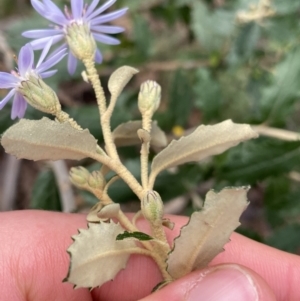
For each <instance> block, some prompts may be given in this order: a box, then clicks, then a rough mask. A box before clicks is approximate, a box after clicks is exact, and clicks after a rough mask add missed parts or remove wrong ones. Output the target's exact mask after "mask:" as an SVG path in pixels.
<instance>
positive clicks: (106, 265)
mask: <svg viewBox="0 0 300 301" xmlns="http://www.w3.org/2000/svg"><path fill="white" fill-rule="evenodd" d="M123 232H124V229H123V228H122V227H121V226H120V225H119V224H115V223H114V222H112V221H110V222H108V223H102V222H100V224H93V223H91V224H89V228H88V229H81V230H79V234H77V235H74V236H73V237H72V238H73V239H74V242H73V244H72V245H71V246H70V247H69V248H68V250H67V251H68V253H69V254H70V256H71V263H70V267H69V272H68V275H67V277H66V279H65V281H68V282H70V283H73V284H74V285H75V286H76V288H79V287H88V288H94V287H96V286H101V285H102V284H103V283H105V282H107V281H109V280H112V279H114V277H115V276H116V275H117V273H118V272H119V271H120V270H121V269H124V268H125V267H126V264H127V261H128V258H129V256H130V253H129V252H128V251H129V250H130V249H131V248H134V247H135V246H136V245H135V243H134V241H132V240H124V241H117V240H116V236H117V235H118V234H120V233H123Z"/></svg>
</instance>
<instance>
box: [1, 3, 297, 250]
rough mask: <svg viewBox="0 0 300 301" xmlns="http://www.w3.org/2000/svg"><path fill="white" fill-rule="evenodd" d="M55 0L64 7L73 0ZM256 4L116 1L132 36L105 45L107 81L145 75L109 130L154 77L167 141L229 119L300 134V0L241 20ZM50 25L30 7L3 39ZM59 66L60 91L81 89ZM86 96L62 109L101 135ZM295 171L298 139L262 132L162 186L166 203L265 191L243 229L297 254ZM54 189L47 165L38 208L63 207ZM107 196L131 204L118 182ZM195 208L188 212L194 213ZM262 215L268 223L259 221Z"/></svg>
mask: <svg viewBox="0 0 300 301" xmlns="http://www.w3.org/2000/svg"><path fill="white" fill-rule="evenodd" d="M7 3H8V4H10V3H11V2H7ZM56 3H58V4H59V5H63V4H65V3H68V1H56ZM257 3H258V1H257V0H253V1H251V0H219V1H213V0H211V1H210V0H206V1H205V0H202V1H200V0H160V1H159V0H148V1H132V0H119V1H118V2H117V4H116V7H124V6H127V7H129V8H130V9H129V12H128V14H127V16H126V17H125V18H123V19H122V20H121V21H120V24H121V25H122V26H124V27H125V28H126V32H125V33H124V34H122V35H119V36H118V38H120V39H121V41H122V43H121V45H120V46H113V47H108V46H106V45H101V50H102V52H103V54H104V58H105V61H104V63H103V64H102V65H101V66H99V67H98V70H99V73H100V76H101V79H102V83H103V85H104V86H105V85H106V83H107V80H108V77H109V74H110V73H111V72H112V71H113V70H114V69H115V68H117V67H119V66H121V65H123V64H127V65H132V66H134V67H137V68H139V69H140V71H141V72H140V74H138V75H137V76H136V77H135V79H134V80H133V81H132V82H131V83H130V84H129V86H128V87H127V88H126V89H125V91H124V93H123V95H122V97H121V98H120V100H119V102H118V105H117V108H116V111H115V113H114V116H113V121H112V123H113V124H112V127H113V128H114V127H116V126H117V125H118V124H119V123H121V122H124V121H127V120H130V119H132V120H134V119H139V118H140V116H139V114H138V110H137V107H136V97H137V94H138V86H139V84H140V83H141V82H142V81H144V80H145V79H148V78H149V79H154V80H156V81H158V82H159V83H160V84H161V86H162V89H163V99H162V108H161V109H160V110H159V111H158V112H157V113H156V115H155V118H156V119H157V120H158V123H159V125H160V126H161V127H162V128H163V129H164V130H165V131H166V132H167V134H168V135H170V137H172V136H173V134H174V133H173V132H172V131H173V129H174V126H180V127H182V128H183V129H186V130H188V129H190V128H193V127H195V126H197V125H198V124H202V123H204V124H214V123H217V122H220V121H223V120H225V119H228V118H231V119H233V120H234V121H235V122H239V123H250V124H261V123H263V124H265V125H268V126H271V127H277V128H283V129H287V130H291V131H295V132H299V130H300V102H299V98H300V2H299V1H295V0H285V1H282V0H273V1H272V7H273V8H274V9H275V11H276V14H275V15H274V16H272V17H270V18H265V19H263V20H261V21H260V22H249V23H245V24H239V23H237V21H236V16H237V14H238V13H239V12H240V11H247V10H248V9H249V5H250V4H257ZM0 11H1V9H0ZM7 12H12V8H11V7H9V6H8V8H7ZM46 26H47V21H45V20H43V19H42V18H40V17H39V16H38V14H37V13H35V12H33V11H31V10H30V8H29V6H28V14H27V15H26V16H25V17H23V18H22V19H21V20H17V21H16V22H13V24H11V25H10V26H9V27H8V28H7V29H6V31H5V37H6V38H7V40H8V43H9V45H10V46H11V47H12V49H13V50H15V51H16V52H17V51H18V50H19V49H20V47H21V46H22V45H23V44H24V43H25V42H26V39H24V38H22V37H20V33H21V32H22V31H24V30H27V29H33V28H44V27H46ZM58 69H59V73H58V75H57V76H54V77H52V78H51V79H49V81H48V83H49V84H51V85H52V86H53V87H54V88H56V89H58V88H59V89H62V86H63V84H64V83H66V82H69V83H72V85H77V84H78V83H79V82H80V81H81V78H80V73H81V71H82V69H81V68H78V69H77V73H76V74H75V77H73V78H71V77H70V76H69V75H68V74H67V73H66V61H65V60H64V61H63V62H62V63H60V64H59V66H58ZM81 97H82V99H79V101H77V102H74V103H73V104H71V105H65V109H66V111H67V112H69V113H70V114H71V115H72V117H73V118H75V119H76V120H77V121H78V122H79V124H81V125H82V126H83V127H87V128H89V129H90V131H91V133H92V134H93V135H95V137H96V138H97V139H99V140H100V141H101V132H100V130H99V116H98V111H97V108H96V104H95V100H94V96H93V93H92V92H90V94H89V95H88V96H84V94H82V95H81ZM30 114H31V116H30V117H31V118H38V116H39V113H38V114H37V113H35V114H37V116H36V117H34V115H35V114H34V113H32V111H29V112H28V115H30ZM28 115H27V117H29V116H28ZM10 124H11V121H10V119H9V108H5V109H4V110H2V111H1V114H0V131H1V132H3V131H4V130H5V127H8V126H9V125H10ZM199 143H201V141H199ZM120 154H121V156H122V159H123V161H124V162H125V164H126V166H128V168H130V169H131V170H132V171H133V173H134V174H135V175H136V176H138V173H139V161H138V159H136V158H135V157H136V156H138V154H139V149H138V148H129V149H127V148H122V149H120ZM90 163H91V162H89V161H86V162H83V164H86V165H89V164H90ZM292 171H293V172H300V142H287V141H279V140H276V139H272V138H264V137H261V138H259V139H257V140H256V141H250V142H246V143H243V144H242V145H240V146H238V147H236V148H233V149H232V150H230V151H228V152H226V153H224V154H222V155H220V156H217V157H215V158H212V159H211V160H210V161H207V162H203V163H201V164H188V165H186V166H181V167H179V168H178V169H176V170H172V172H169V171H167V172H164V173H163V174H162V175H160V176H159V177H158V179H157V183H156V187H155V188H156V189H157V190H158V191H159V192H160V193H161V196H162V198H163V199H164V200H165V201H166V202H167V201H169V200H171V199H173V198H175V197H177V196H179V195H185V196H188V197H189V198H191V199H192V194H191V192H194V193H197V194H200V196H201V197H202V198H204V196H205V193H206V192H207V190H208V189H211V188H215V189H221V188H223V187H224V186H233V185H251V186H252V187H253V190H254V191H258V192H259V196H257V195H254V196H251V194H250V196H249V197H250V200H251V201H252V204H251V205H250V208H249V210H247V212H246V213H245V214H244V217H243V220H244V221H245V227H244V228H242V229H241V230H240V231H241V232H242V233H244V234H245V235H248V236H250V237H252V238H254V239H257V240H260V241H262V242H264V243H267V244H270V245H272V246H275V247H278V248H281V249H283V250H286V251H290V252H298V253H299V252H300V182H299V181H298V182H297V181H295V180H293V179H291V177H290V176H289V174H290V172H292ZM42 180H43V181H44V183H43V184H42V183H41V181H42ZM48 185H49V186H48ZM51 185H55V181H54V179H53V175H52V174H51V172H50V171H48V170H46V171H43V172H42V174H40V175H39V177H38V179H37V180H36V185H35V188H34V189H33V196H32V200H33V201H32V202H33V203H32V206H33V207H35V208H44V209H52V210H59V205H58V202H57V197H58V195H57V191H56V190H55V189H54V188H53V189H52V188H50V186H51ZM46 186H47V187H46ZM110 194H111V196H112V198H113V199H114V200H116V201H119V202H122V203H126V202H127V201H132V200H134V195H133V194H132V193H131V192H130V191H129V189H128V188H126V187H125V185H124V184H123V183H121V182H116V183H115V184H114V185H113V186H112V188H111V189H110ZM83 195H84V197H86V196H87V194H86V193H83ZM257 199H259V200H260V201H257ZM39 200H40V201H39ZM45 200H47V203H45V202H44V201H45ZM95 201H96V200H95V199H94V198H93V197H91V196H90V195H88V197H87V198H86V202H87V203H89V204H92V203H94V202H95ZM192 204H193V202H191V204H190V205H189V207H188V208H186V210H185V212H186V213H190V212H192ZM251 212H252V213H251ZM256 213H257V215H256ZM258 219H260V220H261V221H260V222H261V223H263V225H264V226H263V227H257V225H256V223H257V221H258Z"/></svg>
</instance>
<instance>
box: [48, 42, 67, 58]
mask: <svg viewBox="0 0 300 301" xmlns="http://www.w3.org/2000/svg"><path fill="white" fill-rule="evenodd" d="M67 47H68V45H67V43H63V44H62V45H60V46H59V47H57V48H56V49H55V50H54V51H52V52H51V55H50V56H51V57H52V56H54V55H55V54H56V53H58V52H60V51H61V50H63V49H67Z"/></svg>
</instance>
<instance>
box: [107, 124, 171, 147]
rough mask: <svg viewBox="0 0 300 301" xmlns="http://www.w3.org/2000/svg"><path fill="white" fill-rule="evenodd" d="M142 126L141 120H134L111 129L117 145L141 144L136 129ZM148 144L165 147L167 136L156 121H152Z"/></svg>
mask: <svg viewBox="0 0 300 301" xmlns="http://www.w3.org/2000/svg"><path fill="white" fill-rule="evenodd" d="M141 128H142V121H140V120H135V121H129V122H126V123H122V124H120V125H119V126H118V127H116V128H115V130H114V131H113V139H114V142H115V144H116V145H117V146H130V145H136V144H141V141H140V139H139V137H138V134H137V131H138V130H139V129H141ZM150 145H152V146H155V147H165V146H166V145H167V138H166V135H165V133H164V132H163V131H162V130H161V129H160V128H159V126H158V125H157V122H156V121H153V122H152V130H151V141H150Z"/></svg>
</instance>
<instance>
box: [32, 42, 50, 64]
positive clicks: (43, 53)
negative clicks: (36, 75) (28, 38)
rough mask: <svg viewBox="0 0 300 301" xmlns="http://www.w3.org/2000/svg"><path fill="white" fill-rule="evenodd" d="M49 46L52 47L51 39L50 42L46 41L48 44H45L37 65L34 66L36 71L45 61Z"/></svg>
mask: <svg viewBox="0 0 300 301" xmlns="http://www.w3.org/2000/svg"><path fill="white" fill-rule="evenodd" d="M51 45H52V39H50V40H49V41H48V43H47V44H46V46H45V48H44V49H43V51H42V54H41V56H40V59H39V61H38V63H37V64H36V69H38V68H39V66H40V65H41V63H42V62H43V60H44V59H45V57H46V55H47V54H48V52H49V49H50V47H51Z"/></svg>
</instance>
